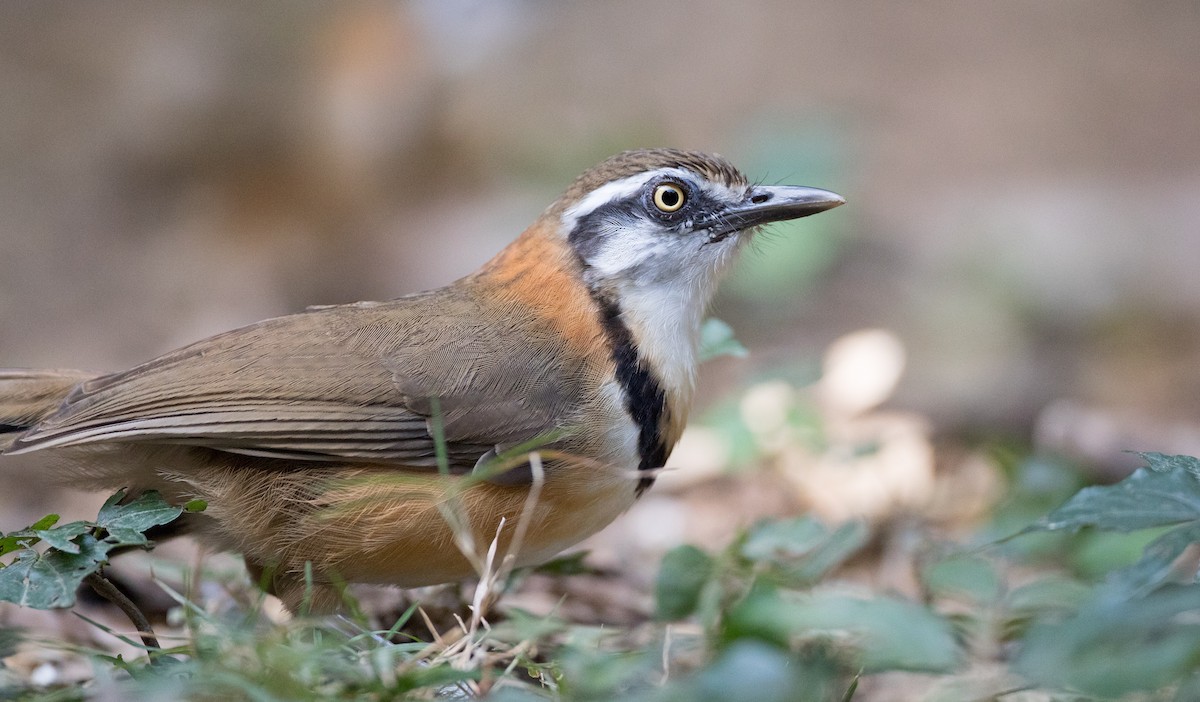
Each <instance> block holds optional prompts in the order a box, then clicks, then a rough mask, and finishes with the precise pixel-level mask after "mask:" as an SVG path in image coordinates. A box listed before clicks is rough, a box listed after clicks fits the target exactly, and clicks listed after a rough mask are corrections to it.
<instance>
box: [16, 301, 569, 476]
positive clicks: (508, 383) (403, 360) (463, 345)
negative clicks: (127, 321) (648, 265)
mask: <svg viewBox="0 0 1200 702" xmlns="http://www.w3.org/2000/svg"><path fill="white" fill-rule="evenodd" d="M509 312H511V311H509ZM484 320H488V321H486V322H485V321H484ZM498 321H499V322H500V323H497V322H498ZM537 333H539V332H537V331H535V330H531V329H529V328H528V320H525V319H521V318H519V317H516V316H510V317H508V318H503V317H501V319H500V320H497V318H496V314H495V313H494V312H489V313H485V312H484V310H483V309H482V308H481V306H480V303H479V302H478V301H476V300H475V299H473V298H472V297H471V296H470V295H469V294H467V293H461V292H460V293H446V292H445V291H443V292H442V293H440V294H439V293H431V294H426V295H421V296H412V297H409V298H401V299H400V300H395V301H392V302H387V303H367V304H358V305H348V306H341V307H335V308H322V309H317V310H312V311H309V312H305V313H302V314H296V315H291V316H287V317H279V318H276V319H271V320H266V321H264V322H260V323H258V324H254V325H251V326H248V327H243V328H241V329H236V330H233V331H231V332H226V333H224V334H220V335H218V336H214V337H211V338H209V339H205V340H203V341H200V342H197V343H195V344H192V345H190V346H187V347H185V348H183V349H180V350H178V351H176V352H173V353H170V354H167V355H166V356H162V357H160V358H158V359H156V360H154V361H150V362H149V363H146V364H143V365H141V366H138V367H136V368H134V369H132V370H129V371H126V372H123V373H117V374H113V375H107V376H101V377H99V378H95V379H93V380H89V381H86V382H84V383H81V384H80V385H79V386H77V387H76V388H75V390H74V391H72V392H71V394H70V395H69V396H68V397H67V399H66V400H65V401H64V402H63V405H62V406H61V407H60V408H59V409H58V411H57V412H55V413H54V414H52V415H50V416H48V417H46V418H45V419H44V420H42V421H41V422H40V423H39V424H37V425H36V426H34V427H33V428H32V429H31V430H30V431H28V432H26V433H25V434H24V435H23V436H21V437H20V438H19V439H18V440H17V441H16V442H15V443H14V445H13V446H12V447H11V448H10V449H9V452H10V453H14V452H21V451H32V450H35V449H40V448H51V447H57V446H71V445H79V444H88V443H96V442H126V441H153V442H160V443H162V442H169V443H181V444H188V445H196V446H205V447H210V448H214V449H220V450H224V451H230V452H235V453H244V454H251V455H261V456H273V457H279V458H289V459H300V460H309V461H311V460H336V459H341V460H345V459H349V460H356V461H364V462H372V463H392V464H397V465H404V466H409V467H428V466H435V465H436V460H435V442H434V439H433V433H434V428H433V427H434V425H435V424H436V423H437V422H438V421H439V420H440V423H441V425H442V427H443V431H444V435H445V448H446V451H447V455H448V458H449V461H450V464H451V467H452V468H454V469H456V470H470V469H471V468H472V467H474V466H475V464H476V461H477V460H478V459H479V458H480V457H481V456H482V455H484V454H485V453H487V452H488V451H489V450H493V449H494V448H495V447H496V446H497V445H500V446H505V445H511V444H516V443H521V442H525V441H529V440H536V439H537V438H538V437H539V436H545V435H548V434H551V433H554V432H556V431H559V430H561V429H563V428H564V427H563V421H564V418H565V417H568V416H569V414H570V412H571V411H572V409H573V408H574V407H576V406H577V401H576V398H575V396H574V395H573V394H572V392H571V387H573V384H572V383H570V382H568V381H567V378H568V376H569V375H570V372H569V371H567V370H565V369H563V368H562V364H561V359H559V358H555V357H552V349H553V348H554V347H555V345H554V344H530V343H523V342H528V341H529V335H530V334H537ZM542 333H544V332H542ZM543 347H544V348H543ZM539 349H541V350H539Z"/></svg>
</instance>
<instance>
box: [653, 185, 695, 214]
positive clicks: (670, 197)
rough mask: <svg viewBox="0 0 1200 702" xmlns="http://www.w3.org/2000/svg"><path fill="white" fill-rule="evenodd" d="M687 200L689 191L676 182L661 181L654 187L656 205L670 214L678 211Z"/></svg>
mask: <svg viewBox="0 0 1200 702" xmlns="http://www.w3.org/2000/svg"><path fill="white" fill-rule="evenodd" d="M686 202H687V193H685V192H684V191H683V187H682V186H680V185H677V184H675V183H660V184H659V185H658V187H656V188H654V206H655V207H657V208H658V209H660V210H662V211H663V212H666V213H668V214H670V213H671V212H678V211H679V210H680V209H681V208H682V207H683V205H684V203H686Z"/></svg>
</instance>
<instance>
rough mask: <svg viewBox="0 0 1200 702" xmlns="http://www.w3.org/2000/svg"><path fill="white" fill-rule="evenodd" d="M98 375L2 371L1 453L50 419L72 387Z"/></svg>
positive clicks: (43, 371)
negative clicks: (47, 418)
mask: <svg viewBox="0 0 1200 702" xmlns="http://www.w3.org/2000/svg"><path fill="white" fill-rule="evenodd" d="M94 376H95V373H89V372H87V371H76V370H26V369H21V368H15V369H13V368H6V369H0V452H3V451H5V450H6V449H8V447H9V446H11V445H12V443H13V442H14V441H15V440H16V439H17V437H18V436H20V435H21V433H23V432H24V431H25V430H26V429H28V428H30V427H32V426H33V425H35V424H37V423H38V422H40V421H42V420H43V419H45V418H46V417H48V416H50V415H51V414H52V413H53V412H54V410H55V409H57V408H58V406H59V404H60V403H62V401H63V399H64V398H65V397H66V396H67V393H69V392H70V391H71V388H73V387H75V386H76V385H78V384H79V383H81V382H83V381H85V380H87V379H88V378H92V377H94Z"/></svg>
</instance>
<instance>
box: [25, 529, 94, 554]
mask: <svg viewBox="0 0 1200 702" xmlns="http://www.w3.org/2000/svg"><path fill="white" fill-rule="evenodd" d="M39 523H40V522H39ZM34 528H35V529H36V531H35V532H34V533H35V534H37V535H38V537H40V538H41V540H42V541H45V542H46V544H47V545H48V546H50V547H51V548H56V549H58V550H60V551H66V552H67V553H79V544H78V543H77V541H76V540H77V539H78V538H79V537H80V536H82V535H84V534H86V533H88V532H89V531H91V530H92V525H91V524H90V523H88V522H68V523H66V524H63V525H62V526H59V527H54V528H53V529H39V528H37V525H36V524H35V525H34Z"/></svg>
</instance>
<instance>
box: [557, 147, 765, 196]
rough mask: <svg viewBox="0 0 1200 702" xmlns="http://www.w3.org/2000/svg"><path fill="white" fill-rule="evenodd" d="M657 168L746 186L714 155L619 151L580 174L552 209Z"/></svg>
mask: <svg viewBox="0 0 1200 702" xmlns="http://www.w3.org/2000/svg"><path fill="white" fill-rule="evenodd" d="M660 168H686V169H687V170H689V171H692V172H693V173H698V174H700V175H702V176H704V177H706V178H708V179H710V180H713V181H716V182H719V183H724V184H725V185H728V186H731V187H741V186H745V185H747V183H748V181H747V180H746V176H744V175H742V172H741V171H739V170H738V169H737V168H735V167H734V166H733V164H731V163H729V162H728V161H726V160H725V159H724V158H721V157H720V156H717V155H715V154H706V153H701V152H699V151H680V150H679V149H636V150H633V151H622V152H621V153H619V154H617V155H616V156H612V157H610V158H608V159H606V160H604V161H602V162H601V163H599V164H597V165H596V166H593V167H592V168H589V169H588V170H586V171H584V172H583V174H582V175H580V176H579V177H578V178H576V179H575V182H573V183H571V185H570V187H568V188H567V190H566V192H564V193H563V194H562V197H561V198H559V200H558V202H557V203H555V204H556V207H555V208H556V209H557V208H561V207H563V206H566V205H567V204H568V203H572V202H575V201H578V200H579V199H581V198H582V197H584V196H585V195H587V194H588V193H590V192H591V191H593V190H595V189H596V188H598V187H600V186H601V185H604V184H605V183H610V182H612V181H614V180H620V179H621V178H627V177H629V176H632V175H637V174H638V173H645V172H646V171H653V170H658V169H660Z"/></svg>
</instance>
